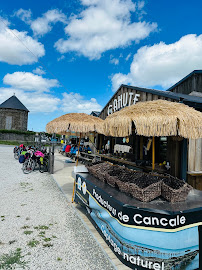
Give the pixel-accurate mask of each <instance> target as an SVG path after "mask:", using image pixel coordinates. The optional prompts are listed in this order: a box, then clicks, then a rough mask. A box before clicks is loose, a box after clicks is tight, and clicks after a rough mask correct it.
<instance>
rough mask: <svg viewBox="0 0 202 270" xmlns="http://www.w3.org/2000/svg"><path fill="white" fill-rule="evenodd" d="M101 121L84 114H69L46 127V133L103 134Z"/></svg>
mask: <svg viewBox="0 0 202 270" xmlns="http://www.w3.org/2000/svg"><path fill="white" fill-rule="evenodd" d="M103 122H104V121H103V120H102V119H100V118H98V117H95V116H92V115H88V114H85V113H69V114H65V115H62V116H60V117H58V118H56V119H54V120H52V121H50V122H49V123H48V124H47V125H46V131H47V132H48V133H57V134H64V135H65V134H74V135H77V133H82V134H87V133H89V132H94V131H96V132H98V133H102V132H103Z"/></svg>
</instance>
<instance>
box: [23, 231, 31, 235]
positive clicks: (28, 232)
mask: <svg viewBox="0 0 202 270" xmlns="http://www.w3.org/2000/svg"><path fill="white" fill-rule="evenodd" d="M32 233H33V231H24V234H26V235H29V234H32Z"/></svg>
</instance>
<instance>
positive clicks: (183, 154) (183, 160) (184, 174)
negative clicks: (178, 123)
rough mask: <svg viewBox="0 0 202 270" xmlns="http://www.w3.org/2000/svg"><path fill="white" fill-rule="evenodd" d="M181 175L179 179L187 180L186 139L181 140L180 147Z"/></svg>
mask: <svg viewBox="0 0 202 270" xmlns="http://www.w3.org/2000/svg"><path fill="white" fill-rule="evenodd" d="M180 152H181V173H180V177H181V179H183V180H185V181H186V180H187V152H188V151H187V139H183V141H182V147H181V151H180Z"/></svg>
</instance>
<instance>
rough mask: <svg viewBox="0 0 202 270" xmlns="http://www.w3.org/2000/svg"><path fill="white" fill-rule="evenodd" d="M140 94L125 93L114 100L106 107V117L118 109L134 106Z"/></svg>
mask: <svg viewBox="0 0 202 270" xmlns="http://www.w3.org/2000/svg"><path fill="white" fill-rule="evenodd" d="M139 97H140V94H134V93H133V92H129V93H128V92H126V93H123V94H122V95H120V96H118V98H117V99H114V100H113V102H112V104H110V105H109V107H108V115H109V114H112V113H114V112H116V111H118V110H119V109H121V108H123V107H126V106H130V105H132V104H135V103H136V102H137V101H138V98H139Z"/></svg>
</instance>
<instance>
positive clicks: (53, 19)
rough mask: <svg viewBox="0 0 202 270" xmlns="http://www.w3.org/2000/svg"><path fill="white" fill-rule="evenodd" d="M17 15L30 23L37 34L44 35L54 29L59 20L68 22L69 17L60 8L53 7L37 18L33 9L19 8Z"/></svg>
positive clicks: (64, 22)
mask: <svg viewBox="0 0 202 270" xmlns="http://www.w3.org/2000/svg"><path fill="white" fill-rule="evenodd" d="M15 15H16V16H17V17H18V18H20V19H21V20H22V21H24V22H25V23H27V24H29V25H30V27H31V29H32V31H33V33H34V35H35V36H39V37H41V36H43V35H45V34H47V33H48V32H50V31H51V30H52V27H53V25H54V24H56V23H57V22H61V23H63V24H65V25H66V24H67V17H66V15H65V14H64V13H62V11H60V10H59V9H51V10H48V11H47V12H46V13H44V14H43V15H42V16H41V17H38V18H37V19H36V20H33V19H32V12H31V10H30V9H29V10H25V9H22V8H21V9H19V10H18V11H17V12H15Z"/></svg>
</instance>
